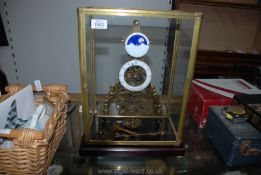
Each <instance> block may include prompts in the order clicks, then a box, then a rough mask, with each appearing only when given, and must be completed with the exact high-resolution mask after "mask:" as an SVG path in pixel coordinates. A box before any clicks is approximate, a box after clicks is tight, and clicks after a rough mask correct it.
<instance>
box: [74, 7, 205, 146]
mask: <svg viewBox="0 0 261 175" xmlns="http://www.w3.org/2000/svg"><path fill="white" fill-rule="evenodd" d="M77 12H78V34H79V56H80V78H81V91H82V109H83V126H84V141H85V143H87V144H96V145H131V146H179V145H180V144H181V141H182V136H183V130H184V122H185V115H186V110H187V103H188V96H189V90H190V87H191V82H192V79H193V73H194V66H195V61H196V54H197V46H198V40H199V33H200V26H201V21H202V14H201V13H199V12H195V13H190V12H183V11H179V10H175V11H156V10H130V9H105V8H78V11H77ZM93 15H104V16H105V15H107V16H140V17H158V18H174V19H176V21H177V23H179V20H182V19H193V20H194V28H193V36H192V45H191V50H190V58H189V60H190V61H189V65H188V71H187V75H186V81H185V89H184V95H183V96H182V97H181V100H180V101H181V103H182V104H181V111H180V116H179V123H178V128H177V129H175V128H174V132H175V134H176V135H175V136H176V140H175V141H111V140H102V141H101V140H91V139H90V129H91V123H92V119H93V118H91V117H90V114H91V113H93V112H95V109H96V107H95V105H94V107H93V108H92V109H90V107H89V105H88V100H89V99H88V98H90V97H88V95H87V92H91V94H92V96H91V98H92V99H91V100H93V101H94V104H95V102H96V98H97V95H96V94H95V86H94V87H93V88H91V89H87V64H86V59H90V64H91V70H90V72H91V81H92V83H94V84H95V75H94V72H95V71H94V69H95V68H94V66H95V65H94V36H93V29H92V30H91V32H90V50H88V51H89V52H90V53H89V54H90V57H91V58H87V52H86V24H85V21H86V18H85V17H86V16H90V17H92V16H93ZM178 41H179V30H176V31H175V38H174V45H173V54H172V66H171V70H170V83H169V89H168V94H167V107H168V109H167V111H169V107H170V104H171V103H172V102H171V101H172V99H171V97H172V90H173V81H174V75H175V66H176V60H177V50H178ZM170 123H171V125H172V127H173V123H172V121H171V120H170Z"/></svg>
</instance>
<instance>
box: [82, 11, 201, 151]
mask: <svg viewBox="0 0 261 175" xmlns="http://www.w3.org/2000/svg"><path fill="white" fill-rule="evenodd" d="M78 20H79V46H80V68H81V84H82V97H83V99H82V100H83V114H84V115H83V121H84V141H85V143H86V144H89V145H132V146H146V145H147V146H148V145H149V146H152V145H154V146H177V145H180V144H181V141H182V133H183V127H184V118H185V114H186V105H187V99H188V94H189V89H190V85H191V81H192V76H193V69H194V63H195V56H196V48H197V43H198V35H199V28H200V22H201V14H200V13H186V12H180V11H146V10H127V9H96V8H79V9H78ZM187 26H189V30H188V29H186V27H187ZM183 29H184V32H187V33H184V34H183V33H182V32H183ZM122 36H124V37H122ZM120 38H123V39H122V41H121V40H120ZM183 40H184V41H186V42H187V43H188V44H187V45H186V46H184V45H182V43H184V42H183ZM169 46H171V47H169ZM182 49H183V50H182ZM183 52H184V53H186V55H185V56H184V54H182V53H183ZM187 53H189V54H187ZM184 60H186V61H184ZM105 62H106V63H105ZM183 62H184V63H183ZM180 67H182V68H181V69H180Z"/></svg>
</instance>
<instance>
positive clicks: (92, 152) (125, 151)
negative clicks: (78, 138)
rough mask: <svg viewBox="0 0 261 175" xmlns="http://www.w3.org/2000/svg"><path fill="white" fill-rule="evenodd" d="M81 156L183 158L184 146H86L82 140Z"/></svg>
mask: <svg viewBox="0 0 261 175" xmlns="http://www.w3.org/2000/svg"><path fill="white" fill-rule="evenodd" d="M79 154H80V155H81V156H149V157H151V156H183V155H184V154H185V149H184V146H183V145H181V146H153V147H150V146H106V145H87V144H85V142H84V140H82V143H81V146H80V150H79Z"/></svg>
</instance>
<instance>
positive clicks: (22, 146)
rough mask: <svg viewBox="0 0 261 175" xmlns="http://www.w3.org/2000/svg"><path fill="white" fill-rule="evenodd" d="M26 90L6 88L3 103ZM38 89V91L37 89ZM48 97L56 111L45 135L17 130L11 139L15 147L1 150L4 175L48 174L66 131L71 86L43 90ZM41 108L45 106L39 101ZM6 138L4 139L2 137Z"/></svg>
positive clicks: (48, 86) (58, 86)
mask: <svg viewBox="0 0 261 175" xmlns="http://www.w3.org/2000/svg"><path fill="white" fill-rule="evenodd" d="M22 88H23V87H22V86H20V85H13V86H8V87H6V91H7V92H8V94H7V95H4V96H0V101H2V100H3V99H6V98H7V97H8V96H10V95H12V94H14V93H15V92H17V91H19V90H20V89H22ZM33 89H34V87H33ZM43 91H44V92H45V95H44V96H45V97H46V98H47V99H48V100H50V101H51V103H53V105H54V110H53V112H52V114H51V116H50V118H49V120H48V122H47V124H46V125H45V128H44V130H43V131H35V130H32V129H13V130H12V131H11V134H9V135H6V136H4V137H6V138H7V139H11V140H12V141H13V144H14V146H13V147H12V148H8V149H0V174H10V175H11V174H12V175H13V174H17V175H18V174H19V175H20V174H26V175H29V174H33V175H36V174H45V173H46V171H47V168H48V167H49V165H50V163H51V161H52V158H53V156H54V154H55V152H56V150H57V147H58V146H59V143H60V141H61V139H62V138H63V135H64V133H65V130H66V117H67V115H66V112H67V105H66V103H67V101H68V99H69V98H68V95H67V86H65V85H46V86H43ZM36 102H37V104H39V103H41V102H42V99H41V98H40V99H38V100H37V101H36ZM1 137H3V135H1Z"/></svg>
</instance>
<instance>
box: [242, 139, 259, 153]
mask: <svg viewBox="0 0 261 175" xmlns="http://www.w3.org/2000/svg"><path fill="white" fill-rule="evenodd" d="M250 145H251V141H242V142H241V144H240V153H241V154H242V155H243V156H259V155H261V150H259V149H256V148H250Z"/></svg>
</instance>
